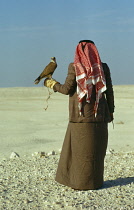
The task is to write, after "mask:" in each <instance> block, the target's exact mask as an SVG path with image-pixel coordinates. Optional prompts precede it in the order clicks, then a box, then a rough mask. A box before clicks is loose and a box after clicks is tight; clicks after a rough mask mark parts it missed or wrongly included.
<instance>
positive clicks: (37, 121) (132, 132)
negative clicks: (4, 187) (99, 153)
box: [0, 85, 134, 158]
mask: <svg viewBox="0 0 134 210" xmlns="http://www.w3.org/2000/svg"><path fill="white" fill-rule="evenodd" d="M133 92H134V85H128V86H126V85H124V86H114V94H115V114H114V128H113V125H112V123H109V144H108V150H109V149H114V150H116V151H132V150H133V149H134V141H133V140H134V120H133V117H134V95H133ZM51 93H52V94H51V96H50V99H49V100H48V108H47V110H45V108H46V107H47V102H46V99H47V97H48V90H47V88H46V87H31V88H26V87H18V88H0V119H1V122H0V145H1V146H0V157H1V158H2V157H9V155H10V153H11V152H12V151H14V152H17V153H19V155H20V156H23V155H28V154H32V153H34V152H37V151H45V152H49V151H52V150H55V151H58V150H59V149H60V148H61V147H62V143H63V140H64V135H65V132H66V127H67V124H68V96H66V95H62V94H60V93H54V92H53V91H52V90H51Z"/></svg>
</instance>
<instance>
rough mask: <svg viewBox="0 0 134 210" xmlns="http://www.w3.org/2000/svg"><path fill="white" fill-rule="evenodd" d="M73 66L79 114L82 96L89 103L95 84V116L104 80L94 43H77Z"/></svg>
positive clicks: (103, 87)
mask: <svg viewBox="0 0 134 210" xmlns="http://www.w3.org/2000/svg"><path fill="white" fill-rule="evenodd" d="M83 47H84V50H83ZM74 67H75V72H76V82H77V96H78V104H79V111H80V114H81V109H82V100H83V97H84V96H85V95H86V101H87V102H88V103H90V99H91V94H92V88H93V85H95V89H96V102H95V106H94V113H95V117H96V115H97V109H98V104H99V99H100V98H101V96H102V93H103V92H104V91H105V90H106V81H105V76H104V72H103V68H102V63H101V60H100V56H99V53H98V50H97V48H96V46H95V45H94V44H92V43H87V42H81V43H79V44H78V45H77V48H76V52H75V58H74Z"/></svg>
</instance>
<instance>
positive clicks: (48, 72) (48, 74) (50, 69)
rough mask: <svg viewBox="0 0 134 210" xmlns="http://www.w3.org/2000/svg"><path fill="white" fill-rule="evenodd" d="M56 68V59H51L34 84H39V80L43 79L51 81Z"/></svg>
mask: <svg viewBox="0 0 134 210" xmlns="http://www.w3.org/2000/svg"><path fill="white" fill-rule="evenodd" d="M56 68H57V63H56V58H55V57H52V58H51V61H50V63H49V64H48V65H47V66H46V67H45V68H44V70H43V72H42V73H41V74H40V76H39V77H38V78H37V79H36V80H35V81H34V83H35V84H36V85H37V84H38V83H39V82H40V80H41V79H43V78H50V79H51V78H52V75H53V73H54V71H55V69H56Z"/></svg>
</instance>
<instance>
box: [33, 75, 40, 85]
mask: <svg viewBox="0 0 134 210" xmlns="http://www.w3.org/2000/svg"><path fill="white" fill-rule="evenodd" d="M39 82H40V76H39V77H38V78H37V79H36V80H35V81H34V84H36V85H37V84H38V83H39Z"/></svg>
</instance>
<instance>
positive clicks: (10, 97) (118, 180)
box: [0, 85, 134, 210]
mask: <svg viewBox="0 0 134 210" xmlns="http://www.w3.org/2000/svg"><path fill="white" fill-rule="evenodd" d="M114 92H115V106H116V108H115V114H114V118H115V119H114V129H113V125H112V123H110V124H109V144H108V149H107V155H106V158H105V170H104V185H103V187H102V188H101V189H99V190H88V191H77V190H76V191H75V190H73V189H71V188H69V187H66V186H63V185H60V184H59V183H57V182H56V181H55V173H56V169H57V164H58V161H59V157H60V153H59V149H61V147H62V143H63V140H64V135H65V132H66V127H67V124H68V96H66V95H61V94H59V93H54V92H53V91H52V90H51V93H52V94H51V95H50V99H49V100H48V103H47V101H46V99H47V98H48V90H47V88H45V87H34V88H0V119H1V123H0V209H2V210H3V209H11V210H14V209H16V210H21V209H26V210H29V209H35V210H45V209H46V210H48V209H52V210H56V209H57V210H59V209H65V210H66V209H67V210H68V209H72V210H81V209H91V210H94V209H98V210H102V209H109V210H111V209H112V210H114V209H116V210H118V209H134V203H133V186H134V177H133V159H134V158H133V157H134V152H133V149H134V141H133V138H134V121H133V116H134V96H133V92H134V85H131V86H114ZM47 105H48V107H47ZM46 108H47V109H46ZM45 109H46V110H45ZM52 151H55V152H53V153H50V152H52ZM13 152H16V153H17V154H18V155H15V156H14V154H15V153H13ZM41 152H42V153H41ZM43 152H44V153H43Z"/></svg>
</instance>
